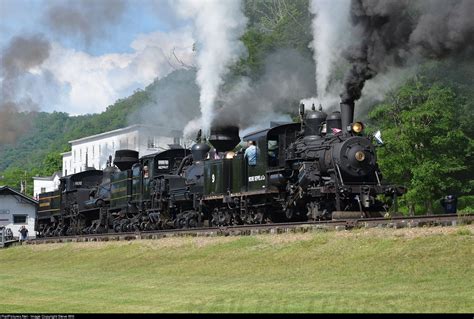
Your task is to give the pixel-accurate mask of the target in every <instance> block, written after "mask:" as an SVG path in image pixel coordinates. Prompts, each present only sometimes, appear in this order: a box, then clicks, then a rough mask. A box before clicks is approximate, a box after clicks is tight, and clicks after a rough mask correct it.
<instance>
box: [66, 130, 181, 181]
mask: <svg viewBox="0 0 474 319" xmlns="http://www.w3.org/2000/svg"><path fill="white" fill-rule="evenodd" d="M69 143H70V144H71V151H70V152H65V153H62V156H63V168H62V175H63V176H66V175H70V174H74V173H79V172H82V171H84V170H85V169H86V166H87V167H94V168H95V169H103V168H105V167H106V165H107V161H108V159H109V156H112V160H113V157H114V155H115V151H116V150H120V149H130V150H135V151H138V152H139V156H140V157H141V156H144V155H148V154H151V153H155V152H158V151H161V150H166V149H169V148H170V147H176V146H177V145H180V143H181V133H180V132H179V131H171V130H167V129H163V128H159V127H154V126H149V125H143V124H136V125H131V126H128V127H125V128H121V129H118V130H113V131H109V132H105V133H101V134H97V135H92V136H87V137H84V138H80V139H77V140H72V141H69Z"/></svg>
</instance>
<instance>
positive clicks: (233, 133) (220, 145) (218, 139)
mask: <svg viewBox="0 0 474 319" xmlns="http://www.w3.org/2000/svg"><path fill="white" fill-rule="evenodd" d="M209 142H210V143H211V144H212V146H214V147H215V149H216V151H218V152H227V151H230V150H232V149H234V147H235V146H237V144H239V142H240V137H239V128H238V127H237V126H235V125H228V126H218V125H216V126H213V127H211V136H209Z"/></svg>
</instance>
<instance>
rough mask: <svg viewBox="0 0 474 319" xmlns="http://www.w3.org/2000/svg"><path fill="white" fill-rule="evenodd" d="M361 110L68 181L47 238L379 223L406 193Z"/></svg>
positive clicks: (47, 210)
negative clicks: (252, 152) (358, 114)
mask: <svg viewBox="0 0 474 319" xmlns="http://www.w3.org/2000/svg"><path fill="white" fill-rule="evenodd" d="M353 113H354V104H353V102H351V101H348V102H343V103H341V112H333V113H331V114H329V115H327V114H326V113H324V112H322V110H321V109H320V110H316V109H315V108H314V106H313V108H312V109H311V110H309V111H306V112H305V111H304V106H303V107H300V117H301V123H289V124H283V125H277V126H274V127H272V128H269V129H265V130H261V131H257V132H254V133H251V134H248V135H246V136H244V137H243V141H244V142H248V141H252V142H253V143H254V145H255V146H256V161H255V162H252V163H250V162H249V161H248V159H247V157H246V156H244V153H243V152H242V151H238V152H236V151H235V147H236V146H237V145H238V144H239V143H240V142H241V139H240V137H239V129H238V127H236V126H220V127H219V126H215V127H213V128H211V134H210V136H209V139H208V142H209V143H210V144H211V145H212V146H213V149H211V147H210V146H209V145H208V144H207V143H205V142H203V141H202V140H201V138H200V137H199V138H198V140H197V141H196V143H195V144H194V145H193V146H192V147H191V149H184V148H183V149H170V150H165V151H163V152H159V153H155V154H151V155H147V156H143V157H141V158H139V157H138V153H137V152H135V151H131V150H120V151H117V152H116V154H115V159H114V162H113V164H114V165H112V161H111V160H110V161H109V164H108V165H107V167H106V168H105V169H104V170H95V169H91V170H86V171H83V172H80V173H77V174H73V175H68V176H65V177H63V178H62V179H61V183H60V188H59V190H57V191H54V192H48V193H43V194H40V195H39V210H38V215H37V222H36V230H37V232H38V235H39V236H60V235H61V236H62V235H75V234H87V233H106V232H129V231H144V230H155V229H169V228H192V227H202V226H228V225H242V224H255V223H269V222H284V221H286V222H288V221H307V220H324V219H346V218H365V217H379V216H383V215H384V214H385V213H386V212H387V209H388V208H387V204H384V202H382V201H381V200H380V199H381V198H382V197H384V198H387V199H390V200H389V202H392V203H395V202H396V199H397V197H398V196H400V195H402V194H403V193H405V192H406V189H405V188H404V187H400V186H394V185H387V184H384V183H383V179H382V175H381V173H380V170H379V168H378V166H377V160H376V154H375V147H374V145H373V143H372V140H371V138H370V137H369V136H367V135H365V134H364V131H363V128H364V127H363V124H362V123H360V122H354V121H353Z"/></svg>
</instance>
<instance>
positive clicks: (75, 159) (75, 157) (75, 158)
mask: <svg viewBox="0 0 474 319" xmlns="http://www.w3.org/2000/svg"><path fill="white" fill-rule="evenodd" d="M75 161H77V156H76V150H74V162H75Z"/></svg>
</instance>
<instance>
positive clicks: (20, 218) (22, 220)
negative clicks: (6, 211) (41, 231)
mask: <svg viewBox="0 0 474 319" xmlns="http://www.w3.org/2000/svg"><path fill="white" fill-rule="evenodd" d="M27 217H28V215H13V224H26V218H27Z"/></svg>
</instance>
